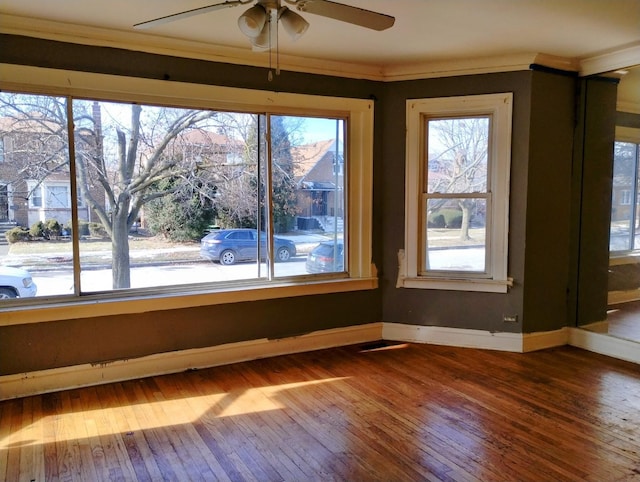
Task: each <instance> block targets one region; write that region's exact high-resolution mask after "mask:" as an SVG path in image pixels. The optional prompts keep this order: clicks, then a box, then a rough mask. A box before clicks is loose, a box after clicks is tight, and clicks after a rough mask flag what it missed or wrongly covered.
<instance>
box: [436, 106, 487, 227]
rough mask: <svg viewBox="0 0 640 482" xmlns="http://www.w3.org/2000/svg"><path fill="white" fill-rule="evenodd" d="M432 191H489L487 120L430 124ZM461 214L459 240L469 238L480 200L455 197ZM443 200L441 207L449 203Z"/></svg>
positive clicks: (475, 118) (470, 119)
mask: <svg viewBox="0 0 640 482" xmlns="http://www.w3.org/2000/svg"><path fill="white" fill-rule="evenodd" d="M429 132H430V136H429V174H430V175H429V192H432V193H434V192H435V193H445V194H465V195H467V194H470V193H471V194H472V193H479V194H484V193H485V192H486V190H487V153H488V135H489V127H488V119H487V118H486V117H470V118H456V119H439V120H435V121H430V122H429ZM454 199H455V202H456V204H457V206H458V207H459V209H460V210H461V212H462V224H461V232H460V238H461V239H462V240H468V239H469V226H470V222H471V218H472V216H471V214H472V209H473V207H474V206H475V205H476V201H477V199H474V198H473V197H471V198H469V197H462V196H461V197H460V198H454ZM446 202H447V201H446V199H443V200H442V201H441V202H439V203H438V204H439V205H440V206H442V205H444V204H446Z"/></svg>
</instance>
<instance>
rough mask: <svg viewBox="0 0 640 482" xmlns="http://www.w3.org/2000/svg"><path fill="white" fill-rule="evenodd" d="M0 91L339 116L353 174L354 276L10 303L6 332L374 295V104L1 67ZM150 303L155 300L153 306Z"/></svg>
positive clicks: (350, 220)
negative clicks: (46, 324) (196, 309)
mask: <svg viewBox="0 0 640 482" xmlns="http://www.w3.org/2000/svg"><path fill="white" fill-rule="evenodd" d="M0 89H6V90H13V91H18V92H25V93H33V94H43V95H64V96H73V97H76V98H90V99H96V100H103V101H120V102H139V103H150V104H162V105H168V106H174V107H191V108H202V109H215V110H225V111H240V112H268V113H271V114H278V115H280V114H283V115H301V116H327V117H341V118H345V119H346V120H347V129H348V133H347V134H348V137H347V139H348V146H347V149H348V155H349V165H348V166H347V169H348V170H349V176H348V181H347V186H346V188H347V190H348V192H347V196H346V203H347V209H348V213H349V216H347V223H348V226H347V232H348V236H349V248H348V251H349V254H348V257H347V259H348V270H347V274H346V275H345V273H336V274H332V275H314V276H310V277H301V278H300V279H292V278H287V279H283V280H275V281H271V282H264V280H249V282H245V283H230V284H212V285H207V286H205V287H202V286H193V287H190V286H180V285H179V286H176V287H171V289H167V288H162V287H161V288H155V289H154V288H150V289H148V290H140V291H139V292H138V291H136V290H131V291H130V292H124V293H123V292H114V293H99V294H87V295H83V296H81V297H73V298H72V299H70V298H62V297H61V298H60V299H57V298H37V297H36V298H33V299H30V300H16V301H10V302H7V303H6V304H5V305H4V306H3V307H2V308H0V312H6V313H10V314H11V316H3V320H2V321H0V326H2V325H11V324H22V323H32V322H42V321H53V320H58V319H69V318H84V317H94V316H106V315H114V314H125V313H139V312H146V311H150V310H167V309H178V308H184V307H193V306H206V305H214V304H221V303H233V302H241V301H255V300H261V299H274V298H283V297H290V296H305V295H313V294H326V293H338V292H347V291H359V290H367V289H375V288H377V287H378V278H377V275H376V269H375V266H373V264H372V205H373V101H371V100H369V99H353V98H341V97H327V96H319V95H310V94H292V93H284V92H273V91H267V90H250V89H241V88H234V87H220V86H212V85H204V84H190V83H181V82H172V81H161V80H155V79H143V78H137V77H125V76H115V75H108V74H97V73H87V72H77V71H66V70H58V69H48V68H41V67H31V66H22V65H10V64H0ZM150 300H153V302H152V303H150Z"/></svg>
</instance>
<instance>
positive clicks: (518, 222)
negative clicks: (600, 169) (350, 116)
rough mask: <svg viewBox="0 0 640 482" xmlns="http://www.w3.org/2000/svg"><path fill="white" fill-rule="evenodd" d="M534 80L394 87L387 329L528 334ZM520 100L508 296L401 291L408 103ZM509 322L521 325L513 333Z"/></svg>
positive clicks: (518, 76) (495, 77) (387, 193)
mask: <svg viewBox="0 0 640 482" xmlns="http://www.w3.org/2000/svg"><path fill="white" fill-rule="evenodd" d="M532 80H533V76H532V73H531V72H529V71H525V72H510V73H498V74H484V75H474V76H463V77H455V78H442V79H427V80H418V81H408V82H397V83H393V84H390V85H389V86H388V87H387V97H386V98H385V102H384V110H383V119H382V123H383V132H384V137H383V162H382V177H383V179H384V180H385V182H384V185H383V186H382V196H381V197H382V198H383V199H384V204H383V206H382V217H383V221H384V237H383V243H384V259H383V261H384V265H383V270H382V279H381V287H382V292H383V321H388V322H396V323H407V324H415V325H425V326H447V327H454V328H469V329H479V330H489V331H509V332H521V331H522V319H523V301H522V299H523V290H524V285H523V283H524V255H525V251H524V246H525V230H526V229H525V228H526V225H525V214H526V195H527V164H528V157H529V129H530V117H531V103H530V98H531V91H532V86H531V84H532ZM499 92H513V94H514V101H513V140H512V158H511V200H510V211H511V215H510V229H509V230H510V233H509V275H510V276H512V277H513V278H514V279H515V286H514V287H513V289H511V291H510V292H509V293H507V294H495V293H471V292H461V291H441V290H424V289H407V288H396V287H395V285H396V278H397V275H398V262H397V253H398V250H399V249H402V248H403V247H404V164H405V105H406V101H407V99H415V98H428V97H445V96H460V95H471V94H489V93H499ZM504 314H508V315H517V316H518V320H519V322H518V323H510V324H508V325H505V324H504V323H503V322H502V317H503V315H504Z"/></svg>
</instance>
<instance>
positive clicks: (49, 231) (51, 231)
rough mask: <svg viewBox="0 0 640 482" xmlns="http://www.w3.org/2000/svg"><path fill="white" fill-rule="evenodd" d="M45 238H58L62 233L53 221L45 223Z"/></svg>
mask: <svg viewBox="0 0 640 482" xmlns="http://www.w3.org/2000/svg"><path fill="white" fill-rule="evenodd" d="M44 226H45V237H47V238H51V237H52V236H60V233H61V232H62V226H60V223H59V222H58V221H57V220H55V219H48V220H47V221H46V222H45V223H44Z"/></svg>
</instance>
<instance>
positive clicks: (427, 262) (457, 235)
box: [398, 93, 512, 292]
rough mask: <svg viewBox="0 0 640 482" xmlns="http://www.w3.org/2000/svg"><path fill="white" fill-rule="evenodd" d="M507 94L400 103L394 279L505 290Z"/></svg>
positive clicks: (423, 284) (403, 282)
mask: <svg viewBox="0 0 640 482" xmlns="http://www.w3.org/2000/svg"><path fill="white" fill-rule="evenodd" d="M511 105H512V94H510V93H504V94H489V95H475V96H465V97H448V98H436V99H420V100H409V101H407V161H406V186H405V187H406V191H405V192H406V201H405V205H406V221H405V223H406V224H405V249H404V256H403V257H401V265H400V270H399V280H398V285H399V286H403V287H406V288H434V289H453V290H467V291H489V292H506V291H507V289H508V286H509V285H510V283H511V282H510V280H509V278H508V276H507V236H508V201H509V170H510V155H511Z"/></svg>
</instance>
